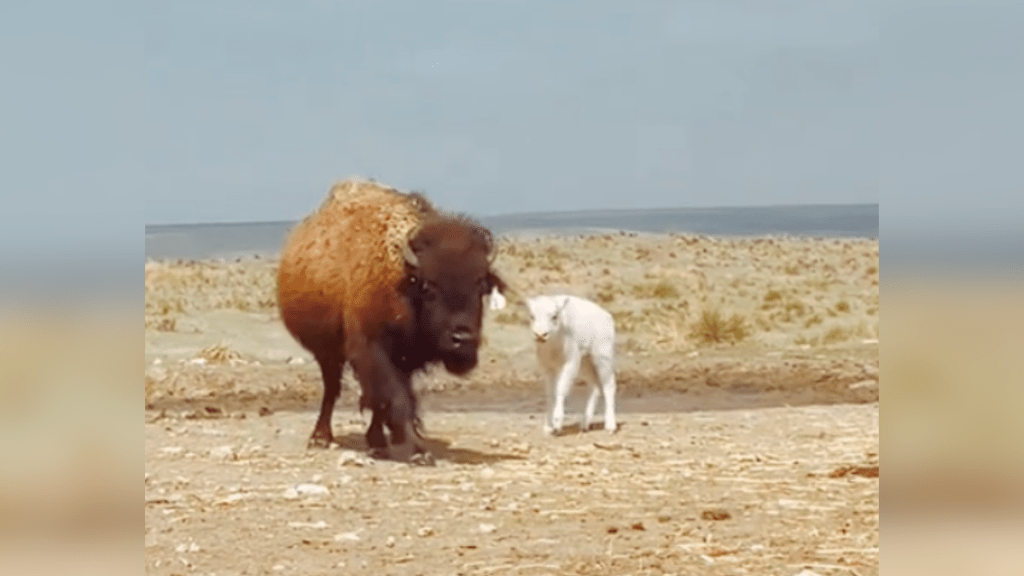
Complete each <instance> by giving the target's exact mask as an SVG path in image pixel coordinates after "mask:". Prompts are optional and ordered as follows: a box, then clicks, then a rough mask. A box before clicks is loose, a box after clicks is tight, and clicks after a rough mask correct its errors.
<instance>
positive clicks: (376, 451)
mask: <svg viewBox="0 0 1024 576" xmlns="http://www.w3.org/2000/svg"><path fill="white" fill-rule="evenodd" d="M367 453H368V454H369V455H370V458H374V459H376V460H387V459H388V458H389V456H390V454H389V453H388V449H387V448H377V447H375V448H370V449H369V450H368V451H367Z"/></svg>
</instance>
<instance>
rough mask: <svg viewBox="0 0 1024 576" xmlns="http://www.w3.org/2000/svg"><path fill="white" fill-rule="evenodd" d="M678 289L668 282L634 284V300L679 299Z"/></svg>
mask: <svg viewBox="0 0 1024 576" xmlns="http://www.w3.org/2000/svg"><path fill="white" fill-rule="evenodd" d="M679 296H680V294H679V289H678V288H676V286H675V284H672V283H671V282H669V281H668V280H662V281H660V282H657V283H654V284H636V285H634V286H633V297H634V298H661V299H668V298H679Z"/></svg>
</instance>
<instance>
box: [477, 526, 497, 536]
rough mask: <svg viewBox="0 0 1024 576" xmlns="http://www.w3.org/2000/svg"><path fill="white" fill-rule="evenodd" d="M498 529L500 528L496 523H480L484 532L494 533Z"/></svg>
mask: <svg viewBox="0 0 1024 576" xmlns="http://www.w3.org/2000/svg"><path fill="white" fill-rule="evenodd" d="M497 529H498V527H497V526H495V525H494V524H481V525H480V532H483V533H484V534H491V533H493V532H494V531H495V530H497Z"/></svg>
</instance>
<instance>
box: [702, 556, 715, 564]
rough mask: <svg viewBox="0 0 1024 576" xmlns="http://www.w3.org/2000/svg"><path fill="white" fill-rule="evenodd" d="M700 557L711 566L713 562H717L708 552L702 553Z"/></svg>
mask: <svg viewBox="0 0 1024 576" xmlns="http://www.w3.org/2000/svg"><path fill="white" fill-rule="evenodd" d="M700 559H701V560H703V561H704V563H705V564H707V565H708V566H711V565H712V564H714V563H715V559H714V558H712V557H711V556H708V555H707V554H701V555H700Z"/></svg>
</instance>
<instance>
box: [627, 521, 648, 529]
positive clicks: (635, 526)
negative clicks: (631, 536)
mask: <svg viewBox="0 0 1024 576" xmlns="http://www.w3.org/2000/svg"><path fill="white" fill-rule="evenodd" d="M630 528H632V529H633V530H646V528H644V523H643V522H635V523H634V524H633V525H632V526H630Z"/></svg>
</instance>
